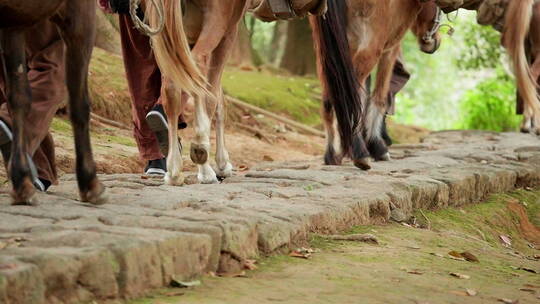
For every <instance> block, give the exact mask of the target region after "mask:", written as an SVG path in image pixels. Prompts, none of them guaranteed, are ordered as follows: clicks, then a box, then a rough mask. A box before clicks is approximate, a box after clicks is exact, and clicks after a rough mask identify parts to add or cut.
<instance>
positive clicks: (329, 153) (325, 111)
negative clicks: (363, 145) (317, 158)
mask: <svg viewBox="0 0 540 304" xmlns="http://www.w3.org/2000/svg"><path fill="white" fill-rule="evenodd" d="M323 96H324V95H323ZM322 117H323V121H324V128H325V130H326V152H325V153H324V164H325V165H327V166H339V165H341V162H342V161H343V154H342V151H341V142H340V137H339V134H337V133H338V131H337V119H336V117H335V112H334V107H333V105H332V103H331V102H330V100H329V99H328V98H326V97H325V98H324V101H323V106H322Z"/></svg>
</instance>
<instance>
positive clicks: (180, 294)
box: [165, 291, 186, 297]
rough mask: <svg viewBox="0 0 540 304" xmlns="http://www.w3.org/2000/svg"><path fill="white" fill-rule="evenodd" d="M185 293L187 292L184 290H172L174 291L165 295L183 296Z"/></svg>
mask: <svg viewBox="0 0 540 304" xmlns="http://www.w3.org/2000/svg"><path fill="white" fill-rule="evenodd" d="M185 294H186V293H185V292H182V291H172V292H167V293H165V296H167V297H179V296H183V295H185Z"/></svg>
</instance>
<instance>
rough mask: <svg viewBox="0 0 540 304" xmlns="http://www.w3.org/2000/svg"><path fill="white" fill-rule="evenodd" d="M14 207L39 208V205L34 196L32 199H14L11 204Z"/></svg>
mask: <svg viewBox="0 0 540 304" xmlns="http://www.w3.org/2000/svg"><path fill="white" fill-rule="evenodd" d="M11 205H12V206H37V205H39V201H38V199H37V198H36V197H35V196H34V195H32V197H29V198H26V199H15V198H14V199H13V201H12V202H11Z"/></svg>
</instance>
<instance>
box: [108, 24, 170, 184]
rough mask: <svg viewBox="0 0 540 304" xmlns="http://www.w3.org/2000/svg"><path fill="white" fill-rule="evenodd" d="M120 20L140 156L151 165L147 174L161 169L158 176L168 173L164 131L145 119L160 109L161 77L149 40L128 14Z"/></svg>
mask: <svg viewBox="0 0 540 304" xmlns="http://www.w3.org/2000/svg"><path fill="white" fill-rule="evenodd" d="M119 21H120V35H121V41H122V52H123V56H124V65H125V69H126V77H127V80H128V85H129V91H130V94H131V100H132V115H133V125H134V129H133V135H134V137H135V140H136V142H137V146H138V148H139V154H140V157H141V158H142V159H143V160H145V161H148V162H149V166H148V167H147V168H146V169H145V171H148V169H149V167H150V166H154V165H155V166H156V167H160V166H161V167H162V168H161V170H160V168H155V169H156V170H155V171H156V172H155V173H157V174H161V173H162V174H165V170H166V168H165V166H164V164H165V162H164V153H162V149H160V144H159V141H158V137H156V136H159V134H160V133H161V132H158V133H157V134H156V133H155V132H154V131H153V130H152V128H151V127H150V125H149V124H148V122H147V120H146V116H147V115H148V113H150V112H151V111H152V110H158V111H159V109H161V107H159V106H158V107H156V105H158V103H159V98H160V95H161V77H162V76H161V73H160V71H159V68H158V65H157V63H156V61H155V58H154V55H153V53H152V48H151V46H150V40H149V38H148V37H147V36H145V35H143V34H141V33H139V31H138V30H137V29H135V28H134V26H133V23H132V21H131V18H130V17H129V16H128V15H120V17H119ZM164 136H165V137H164V138H159V139H160V140H161V142H162V144H161V146H162V148H163V147H164V145H165V144H166V143H167V142H168V141H167V132H164ZM150 169H151V168H150ZM157 170H159V171H160V172H157ZM161 171H163V172H161Z"/></svg>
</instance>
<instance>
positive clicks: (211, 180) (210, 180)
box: [197, 173, 219, 185]
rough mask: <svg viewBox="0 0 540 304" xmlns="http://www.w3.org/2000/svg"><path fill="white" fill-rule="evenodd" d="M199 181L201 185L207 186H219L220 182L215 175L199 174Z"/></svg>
mask: <svg viewBox="0 0 540 304" xmlns="http://www.w3.org/2000/svg"><path fill="white" fill-rule="evenodd" d="M197 179H198V180H199V183H201V184H205V185H211V184H219V180H218V178H217V175H216V174H215V173H214V174H207V175H202V174H197Z"/></svg>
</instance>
